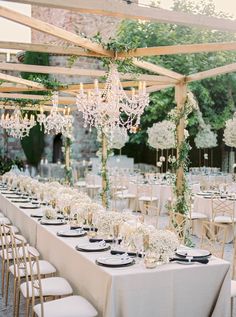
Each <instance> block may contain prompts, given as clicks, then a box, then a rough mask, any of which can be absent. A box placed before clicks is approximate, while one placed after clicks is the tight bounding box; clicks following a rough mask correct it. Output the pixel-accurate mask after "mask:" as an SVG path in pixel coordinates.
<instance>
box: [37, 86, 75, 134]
mask: <svg viewBox="0 0 236 317" xmlns="http://www.w3.org/2000/svg"><path fill="white" fill-rule="evenodd" d="M58 99H59V98H58V92H54V93H53V95H52V109H51V111H50V114H49V115H48V116H46V115H45V114H44V113H43V108H41V109H40V113H39V114H38V115H37V121H38V123H39V124H40V126H41V128H42V126H44V131H45V133H47V134H59V133H61V134H63V135H65V136H67V135H68V134H69V133H70V131H71V129H72V124H73V120H74V118H73V116H72V115H70V109H69V108H67V109H65V110H64V113H63V114H61V113H60V111H59V109H58Z"/></svg>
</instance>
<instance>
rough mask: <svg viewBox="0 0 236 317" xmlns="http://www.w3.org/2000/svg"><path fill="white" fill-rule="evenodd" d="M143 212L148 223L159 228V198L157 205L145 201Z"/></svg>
mask: <svg viewBox="0 0 236 317" xmlns="http://www.w3.org/2000/svg"><path fill="white" fill-rule="evenodd" d="M142 214H143V216H144V221H145V222H146V223H147V224H150V225H153V226H154V227H155V228H158V224H159V216H160V207H159V200H158V201H157V206H153V205H150V204H148V203H144V204H143V210H142Z"/></svg>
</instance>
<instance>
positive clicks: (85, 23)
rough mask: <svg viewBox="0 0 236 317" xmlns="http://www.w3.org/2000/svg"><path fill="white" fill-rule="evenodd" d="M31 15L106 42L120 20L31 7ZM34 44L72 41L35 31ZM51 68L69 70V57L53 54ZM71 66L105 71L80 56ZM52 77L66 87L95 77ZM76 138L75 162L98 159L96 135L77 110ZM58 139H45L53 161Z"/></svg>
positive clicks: (33, 33) (97, 64)
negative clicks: (90, 130) (65, 68)
mask: <svg viewBox="0 0 236 317" xmlns="http://www.w3.org/2000/svg"><path fill="white" fill-rule="evenodd" d="M32 16H33V17H35V18H38V19H40V20H43V21H45V22H48V23H51V24H54V25H56V26H58V27H61V28H63V29H65V30H67V31H70V32H73V33H77V34H80V35H82V36H85V37H88V38H90V37H93V36H94V35H96V34H97V33H98V32H99V33H100V35H101V37H102V39H103V41H107V40H108V39H109V38H110V37H113V36H114V35H115V32H116V29H117V27H118V25H119V23H120V21H119V20H117V19H114V18H111V17H104V16H98V15H91V14H79V13H76V12H70V11H67V10H61V9H54V8H44V7H36V6H33V7H32ZM32 43H56V44H58V45H70V43H69V42H65V41H62V40H60V39H58V38H56V37H53V36H50V35H47V34H46V33H42V32H38V31H35V30H32ZM50 65H51V66H61V67H68V65H69V62H68V56H59V55H51V56H50ZM72 67H79V68H87V69H102V64H101V62H100V61H99V60H98V59H95V58H87V57H78V59H77V60H76V61H75V63H74V64H73V66H72ZM52 77H53V78H55V79H57V80H58V81H60V82H62V83H64V84H76V83H79V82H93V80H94V78H89V77H84V76H83V77H81V76H67V75H56V74H55V75H52ZM74 137H75V141H74V142H73V146H72V158H73V159H75V160H81V159H89V158H90V157H91V156H95V153H96V151H97V142H96V133H95V131H93V132H92V133H91V132H89V129H88V128H84V126H83V119H82V115H81V114H80V113H78V112H77V111H75V112H74ZM55 140H56V139H55V137H52V136H46V137H45V142H46V146H45V156H46V157H47V159H48V161H51V159H52V156H53V153H52V149H53V148H54V147H55V144H54V142H55Z"/></svg>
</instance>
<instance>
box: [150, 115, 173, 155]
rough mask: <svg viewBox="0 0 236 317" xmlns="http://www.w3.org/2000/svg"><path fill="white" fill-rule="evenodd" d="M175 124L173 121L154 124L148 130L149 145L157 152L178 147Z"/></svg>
mask: <svg viewBox="0 0 236 317" xmlns="http://www.w3.org/2000/svg"><path fill="white" fill-rule="evenodd" d="M175 130H176V127H175V124H174V123H173V122H171V121H168V120H164V121H162V122H158V123H154V124H153V126H152V127H151V128H148V130H147V133H148V143H149V145H150V146H151V147H153V148H154V149H156V150H159V149H160V150H163V149H171V148H175V147H176V140H175Z"/></svg>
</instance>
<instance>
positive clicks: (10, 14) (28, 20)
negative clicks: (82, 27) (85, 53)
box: [0, 6, 113, 56]
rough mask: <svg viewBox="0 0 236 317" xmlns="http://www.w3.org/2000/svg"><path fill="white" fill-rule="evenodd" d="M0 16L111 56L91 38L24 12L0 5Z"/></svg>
mask: <svg viewBox="0 0 236 317" xmlns="http://www.w3.org/2000/svg"><path fill="white" fill-rule="evenodd" d="M0 16H1V17H3V18H6V19H8V20H11V21H14V22H17V23H20V24H22V25H25V26H28V27H30V28H33V29H35V30H38V31H41V32H44V33H47V34H50V35H53V36H56V37H59V38H61V39H63V40H65V41H68V42H71V43H74V44H77V45H78V46H81V47H84V48H86V49H89V50H91V51H94V52H96V53H99V54H102V55H105V56H113V53H111V52H109V51H107V50H105V49H104V48H103V47H102V45H100V44H97V43H94V42H92V41H91V40H89V39H86V38H83V37H82V36H79V35H77V34H74V33H71V32H68V31H66V30H63V29H61V28H59V27H57V26H55V25H52V24H49V23H46V22H43V21H41V20H38V19H35V18H32V17H28V16H26V15H24V14H21V13H19V12H16V11H14V10H11V9H8V8H5V7H3V6H0Z"/></svg>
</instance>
